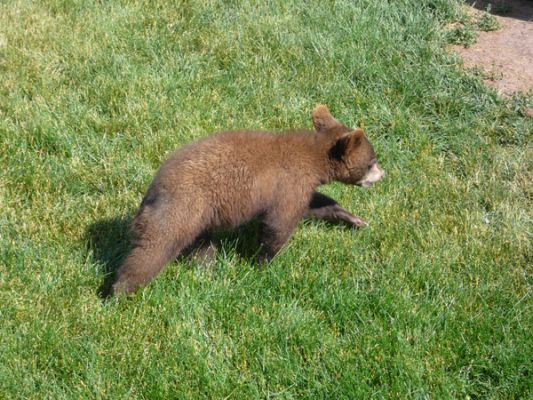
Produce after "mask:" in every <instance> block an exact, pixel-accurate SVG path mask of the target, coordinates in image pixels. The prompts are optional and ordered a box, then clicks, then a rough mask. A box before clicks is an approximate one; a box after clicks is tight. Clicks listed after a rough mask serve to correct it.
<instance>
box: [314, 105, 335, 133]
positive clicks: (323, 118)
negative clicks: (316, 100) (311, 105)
mask: <svg viewBox="0 0 533 400" xmlns="http://www.w3.org/2000/svg"><path fill="white" fill-rule="evenodd" d="M311 116H312V118H313V125H314V127H315V129H316V131H317V132H323V131H327V130H328V129H331V128H333V127H335V126H337V125H339V121H337V120H336V119H335V118H333V116H332V115H331V113H330V112H329V110H328V108H327V107H326V106H325V105H323V104H319V105H318V106H316V107H315V109H314V110H313V113H312V114H311Z"/></svg>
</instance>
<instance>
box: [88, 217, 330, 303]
mask: <svg viewBox="0 0 533 400" xmlns="http://www.w3.org/2000/svg"><path fill="white" fill-rule="evenodd" d="M132 219H133V214H129V215H122V216H118V217H114V218H106V219H101V220H99V221H96V222H95V223H93V224H91V225H90V226H89V227H88V228H87V230H86V234H85V238H86V242H87V248H88V250H89V251H91V252H92V254H93V259H94V262H95V263H98V264H99V265H101V273H102V275H103V276H104V280H103V282H102V284H101V285H100V287H99V288H98V291H97V293H98V296H100V297H101V298H102V299H103V300H105V299H107V298H109V296H110V290H111V286H112V284H113V281H114V278H115V274H116V271H117V270H118V268H119V267H120V265H121V264H122V262H123V261H124V258H125V257H126V256H127V255H128V252H129V250H130V249H131V246H132V235H131V233H130V224H131V221H132ZM307 223H316V224H325V225H326V226H334V225H337V224H334V223H330V222H324V221H321V222H318V221H316V220H312V219H311V220H308V222H307ZM259 228H260V222H259V221H258V220H252V221H250V222H248V223H246V224H244V225H242V226H240V227H239V228H237V229H234V230H231V231H223V232H217V233H215V234H213V235H212V237H211V242H212V243H213V244H214V246H215V247H216V249H217V250H216V251H217V254H229V253H233V252H234V253H235V254H236V255H237V256H238V257H240V258H243V259H246V260H254V261H256V260H257V256H258V253H259V250H260V246H259V236H258V232H259ZM177 260H178V261H186V264H189V263H187V257H183V256H178V257H177ZM189 265H192V263H190V264H189Z"/></svg>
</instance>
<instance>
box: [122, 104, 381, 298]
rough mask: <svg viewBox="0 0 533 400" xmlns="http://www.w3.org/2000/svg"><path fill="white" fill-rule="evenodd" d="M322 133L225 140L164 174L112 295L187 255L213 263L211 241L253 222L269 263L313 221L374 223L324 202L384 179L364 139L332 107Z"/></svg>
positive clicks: (207, 143)
mask: <svg viewBox="0 0 533 400" xmlns="http://www.w3.org/2000/svg"><path fill="white" fill-rule="evenodd" d="M312 120H313V125H314V128H315V131H303V130H302V131H289V132H285V133H281V134H273V133H267V132H259V131H236V132H224V133H220V134H217V135H214V136H211V137H209V138H206V139H204V140H200V141H198V142H196V143H193V144H190V145H187V146H185V147H183V148H181V149H179V150H177V151H176V152H175V153H173V154H172V155H171V156H170V157H169V159H168V160H167V161H166V162H165V163H164V164H163V165H162V166H161V168H160V169H159V171H158V173H157V174H156V176H155V178H154V180H153V182H152V184H151V185H150V187H149V188H148V191H147V193H146V195H145V196H144V198H143V200H142V202H141V206H140V209H139V211H138V213H137V215H136V216H135V218H134V220H133V223H132V228H131V229H132V232H133V235H134V242H133V249H132V250H131V252H130V254H129V255H128V256H127V257H126V259H125V260H124V263H123V264H122V266H121V267H120V268H119V270H118V271H117V274H116V277H115V283H114V284H113V287H112V294H118V293H130V292H132V291H133V290H135V289H137V288H138V287H141V286H144V285H145V284H147V283H148V282H149V281H150V280H151V279H152V278H153V277H155V276H156V275H157V274H158V273H159V272H160V271H161V270H162V269H163V267H164V266H165V265H166V264H167V263H168V262H169V261H170V260H172V259H174V258H176V256H177V255H179V254H191V253H192V254H200V255H205V256H208V255H209V254H210V253H212V251H213V247H212V246H213V245H212V244H211V243H210V241H209V235H210V234H211V233H212V232H214V231H216V230H219V229H228V228H235V227H237V226H239V225H241V224H243V223H244V222H247V221H249V220H251V219H252V218H256V217H257V218H259V220H260V222H261V232H260V240H261V253H260V258H261V259H262V260H265V259H266V260H268V259H270V258H272V257H273V256H274V255H275V254H276V253H277V252H278V251H279V250H280V249H281V248H282V247H283V245H284V244H285V243H286V242H287V241H288V239H289V238H290V236H291V234H292V232H293V231H294V229H295V227H296V225H297V224H298V222H299V221H300V220H301V219H302V218H304V217H314V218H319V219H324V220H327V221H330V222H344V223H347V224H349V225H351V226H356V227H361V226H365V225H366V223H365V222H364V221H363V220H362V219H361V218H359V217H357V216H355V215H352V214H350V213H349V212H348V211H346V210H345V209H344V208H342V207H341V206H340V205H339V204H338V203H337V202H336V201H335V200H333V199H331V198H329V197H327V196H325V195H323V194H321V193H318V192H316V191H315V190H316V188H317V187H318V186H320V185H322V184H325V183H328V182H331V181H340V182H344V183H347V184H354V185H359V186H363V187H369V186H371V185H372V184H374V183H375V182H377V181H379V180H380V179H381V178H382V177H383V175H384V171H383V170H382V169H381V168H380V166H379V164H378V163H377V160H376V155H375V153H374V149H373V148H372V145H371V144H370V142H369V141H368V140H367V139H366V137H365V136H364V133H363V130H362V129H351V128H348V127H346V126H345V125H343V124H342V123H340V122H339V121H337V120H336V119H335V118H334V117H333V116H332V115H331V114H330V112H329V110H328V108H327V107H326V106H324V105H319V106H317V107H316V108H315V109H314V110H313V113H312Z"/></svg>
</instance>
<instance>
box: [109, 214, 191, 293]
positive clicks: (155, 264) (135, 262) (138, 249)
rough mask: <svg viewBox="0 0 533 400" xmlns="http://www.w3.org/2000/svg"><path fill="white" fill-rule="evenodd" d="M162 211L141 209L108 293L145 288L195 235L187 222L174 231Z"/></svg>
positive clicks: (127, 291)
mask: <svg viewBox="0 0 533 400" xmlns="http://www.w3.org/2000/svg"><path fill="white" fill-rule="evenodd" d="M166 215H167V214H166V213H165V212H163V210H152V209H149V208H143V209H141V211H140V212H139V214H138V215H137V216H136V217H135V220H134V221H133V227H132V229H133V231H134V234H135V236H136V240H135V241H134V246H133V249H132V250H131V252H130V254H129V255H128V256H127V257H126V260H125V261H124V263H123V264H122V266H121V267H120V268H119V270H118V271H117V274H116V277H115V283H114V284H113V287H112V289H111V294H112V295H115V294H118V293H124V294H128V293H131V292H133V291H134V290H135V289H137V288H139V287H141V286H144V285H146V284H147V283H148V282H149V281H150V280H151V279H152V278H154V277H155V276H156V275H157V274H159V272H161V270H162V269H163V268H164V267H165V265H167V264H168V263H169V262H170V261H171V260H172V259H174V258H176V255H177V254H178V253H179V252H181V251H182V250H183V249H184V248H186V247H187V246H188V245H190V244H191V243H192V241H193V240H194V238H195V237H196V236H197V235H198V232H197V230H196V226H195V224H193V223H192V221H191V223H190V224H189V225H187V226H186V228H184V224H181V227H182V229H181V230H180V231H178V232H176V230H175V226H174V224H172V223H169V222H168V221H167V218H166Z"/></svg>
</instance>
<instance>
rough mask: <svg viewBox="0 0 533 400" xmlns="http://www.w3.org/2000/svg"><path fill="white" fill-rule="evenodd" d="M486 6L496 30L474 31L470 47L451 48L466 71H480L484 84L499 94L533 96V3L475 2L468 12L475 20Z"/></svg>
mask: <svg viewBox="0 0 533 400" xmlns="http://www.w3.org/2000/svg"><path fill="white" fill-rule="evenodd" d="M489 4H490V10H491V13H492V14H493V15H494V17H495V18H496V20H497V21H498V23H499V25H500V28H499V29H498V30H496V31H493V32H478V37H477V40H476V43H475V44H473V45H472V46H470V47H466V48H465V47H464V46H452V48H453V50H454V51H456V52H458V53H459V54H460V55H461V56H462V58H463V60H464V63H465V67H466V68H473V67H476V66H477V67H479V68H481V70H482V71H483V78H484V81H485V83H486V84H487V85H488V86H490V87H493V88H494V89H496V90H497V91H498V92H499V93H500V94H502V95H504V96H510V95H512V94H513V93H515V92H524V93H528V94H533V2H532V1H527V0H506V1H502V0H497V1H490V2H489V1H478V2H477V3H476V4H474V6H473V7H472V8H471V9H470V10H469V11H468V12H469V13H471V14H472V15H473V16H474V18H475V17H478V18H479V16H480V15H481V14H482V13H484V12H485V10H486V9H487V6H488V5H489Z"/></svg>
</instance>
